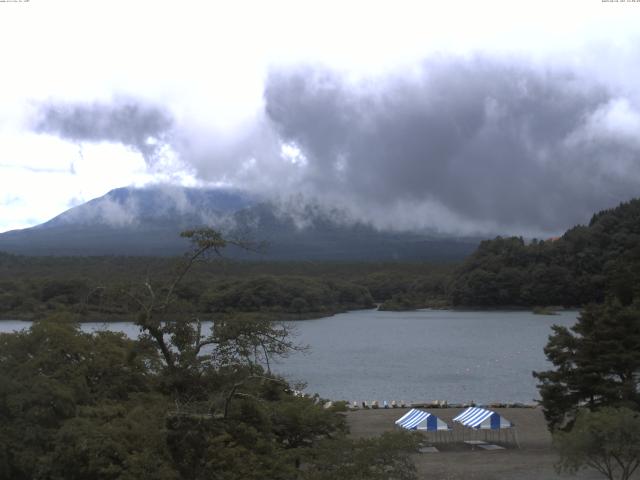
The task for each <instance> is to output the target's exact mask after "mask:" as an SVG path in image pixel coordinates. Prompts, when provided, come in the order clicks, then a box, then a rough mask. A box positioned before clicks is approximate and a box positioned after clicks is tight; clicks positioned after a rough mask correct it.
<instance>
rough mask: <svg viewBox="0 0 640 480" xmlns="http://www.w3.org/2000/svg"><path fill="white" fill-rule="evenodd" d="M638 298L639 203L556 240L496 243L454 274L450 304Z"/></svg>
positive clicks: (628, 301)
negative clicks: (608, 297) (609, 297)
mask: <svg viewBox="0 0 640 480" xmlns="http://www.w3.org/2000/svg"><path fill="white" fill-rule="evenodd" d="M606 296H613V297H616V298H618V299H619V301H620V302H622V304H623V305H629V304H631V303H632V301H633V299H634V298H636V299H637V298H640V200H639V199H635V200H631V201H630V202H626V203H622V204H620V205H619V206H618V207H616V208H613V209H610V210H603V211H601V212H599V213H596V214H595V215H594V216H593V217H592V219H591V221H590V222H589V225H587V226H582V225H579V226H576V227H573V228H571V229H569V230H568V231H567V232H566V233H565V234H564V235H562V236H561V237H559V238H554V239H549V240H535V239H534V240H532V241H531V242H525V241H524V240H523V239H522V238H518V237H511V238H501V237H498V238H496V239H494V240H487V241H484V242H482V243H481V244H480V246H479V247H478V249H477V250H476V251H475V252H474V253H473V254H472V255H471V256H470V257H469V258H468V259H467V260H465V262H464V263H463V265H461V266H460V267H459V268H457V269H456V271H455V273H454V275H453V277H452V279H451V283H450V284H449V288H448V298H449V300H450V302H451V304H452V305H454V306H462V305H473V306H486V307H497V306H525V307H528V306H535V305H553V306H566V307H580V306H583V305H587V304H589V303H602V302H603V301H604V299H605V297H606Z"/></svg>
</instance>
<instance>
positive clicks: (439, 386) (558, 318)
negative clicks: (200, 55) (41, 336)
mask: <svg viewBox="0 0 640 480" xmlns="http://www.w3.org/2000/svg"><path fill="white" fill-rule="evenodd" d="M576 317H577V312H574V311H570V312H561V314H560V315H555V316H545V315H534V314H532V313H530V312H524V311H481V312H478V311H450V310H419V311H414V312H380V311H376V310H360V311H353V312H348V313H343V314H339V315H334V316H331V317H325V318H320V319H316V320H305V321H300V322H289V324H291V325H293V326H294V327H295V331H296V334H297V335H296V338H295V340H296V342H298V343H300V344H304V345H309V346H310V350H309V352H308V353H305V354H302V353H296V354H293V355H291V356H290V357H288V358H286V359H282V360H280V361H278V362H277V363H276V364H274V365H272V367H273V370H274V371H276V372H278V373H280V374H282V375H283V376H285V378H287V379H288V380H289V381H291V382H296V381H304V382H306V383H307V388H306V391H307V392H309V393H315V392H317V393H319V394H320V395H321V396H322V397H324V398H332V399H345V400H356V401H358V402H361V401H363V400H366V401H368V402H370V401H372V400H378V401H382V400H388V401H391V400H397V401H400V400H403V401H406V402H419V401H433V400H447V401H449V402H471V401H475V402H478V403H489V402H494V401H500V402H531V401H533V400H534V399H536V398H538V393H537V390H536V386H535V379H534V378H533V377H532V376H531V372H532V371H533V370H544V369H547V368H549V367H550V365H549V364H548V363H547V361H546V359H545V357H544V353H543V347H544V345H545V344H546V342H547V338H548V336H549V334H550V333H551V328H550V327H551V325H552V324H560V325H565V326H570V325H573V324H574V323H575V321H576ZM29 325H30V322H20V321H1V322H0V332H7V331H16V330H19V329H22V328H28V327H29ZM82 329H83V330H84V331H96V330H103V329H110V330H115V331H122V332H124V333H126V334H127V335H129V336H131V337H135V336H137V334H138V332H139V329H138V327H136V326H135V325H133V324H131V323H128V322H118V323H85V324H83V325H82Z"/></svg>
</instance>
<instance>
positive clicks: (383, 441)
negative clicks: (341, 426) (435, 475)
mask: <svg viewBox="0 0 640 480" xmlns="http://www.w3.org/2000/svg"><path fill="white" fill-rule="evenodd" d="M420 439H421V436H420V435H419V434H417V433H416V432H387V433H384V434H383V435H381V436H380V437H378V438H364V439H359V440H348V439H345V438H341V439H337V440H332V441H329V440H327V441H324V442H320V443H319V445H318V446H317V447H316V448H315V449H314V450H313V451H312V452H310V456H309V457H308V459H307V461H308V465H307V467H306V468H304V472H303V475H302V478H303V479H304V480H335V479H340V480H387V479H390V478H393V479H396V480H415V479H416V478H417V476H416V467H415V465H414V463H413V461H412V460H411V459H410V458H409V453H410V452H412V451H413V452H415V451H416V450H417V448H418V444H419V442H420Z"/></svg>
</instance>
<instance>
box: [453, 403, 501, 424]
mask: <svg viewBox="0 0 640 480" xmlns="http://www.w3.org/2000/svg"><path fill="white" fill-rule="evenodd" d="M453 421H454V422H458V423H461V424H462V425H464V426H465V427H469V428H475V429H476V430H498V429H501V428H512V427H513V426H514V425H513V423H511V422H510V421H509V420H507V419H506V418H504V417H502V416H501V415H500V414H499V413H496V412H494V411H492V410H487V409H485V408H480V407H469V408H467V409H466V410H465V411H464V412H462V413H461V414H460V415H458V416H457V417H455V418H454V419H453Z"/></svg>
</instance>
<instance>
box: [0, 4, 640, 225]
mask: <svg viewBox="0 0 640 480" xmlns="http://www.w3.org/2000/svg"><path fill="white" fill-rule="evenodd" d="M638 24H640V4H637V3H636V4H632V3H628V4H622V3H615V4H614V3H603V2H601V1H600V0H571V1H566V0H565V1H562V2H558V1H549V0H542V1H536V2H513V1H506V0H501V1H499V0H485V1H482V2H478V1H465V2H460V1H458V2H424V1H402V0H397V1H393V2H392V1H375V0H374V1H371V0H369V1H363V0H357V1H349V2H344V1H338V0H324V1H299V0H271V1H268V2H257V1H248V0H239V1H233V2H218V1H214V2H211V1H181V2H158V1H155V0H153V1H152V0H144V1H143V0H138V1H136V2H130V1H123V0H112V1H109V2H105V1H87V0H56V1H55V2H47V1H32V2H28V3H21V4H10V3H6V4H1V3H0V42H1V44H2V45H3V46H4V48H3V75H2V76H1V77H0V191H1V192H2V195H3V197H2V198H19V199H21V200H20V202H18V203H11V204H7V203H6V202H5V204H4V205H3V206H1V207H0V231H3V230H7V229H10V228H18V227H24V226H29V225H32V224H34V223H39V222H42V221H44V220H46V219H48V218H50V217H52V216H54V215H56V214H58V213H60V212H61V211H63V210H65V209H66V208H67V207H68V205H69V204H71V203H73V202H77V201H79V200H81V199H82V200H89V199H91V198H93V197H95V196H99V195H102V194H104V193H106V192H107V191H108V190H110V189H112V188H116V187H119V186H123V185H129V184H137V185H144V184H146V183H149V182H151V181H161V182H170V183H180V184H189V185H196V184H200V183H201V182H203V181H213V182H216V183H218V184H229V183H233V182H238V181H242V182H245V184H247V185H251V186H253V187H255V188H259V189H273V188H277V187H278V186H279V185H277V183H278V179H283V178H285V177H287V178H292V175H291V170H292V169H295V168H298V169H299V168H304V167H305V166H306V164H307V160H306V159H305V158H304V153H303V152H300V150H297V151H296V150H295V148H297V147H295V146H293V147H291V148H289V147H287V148H289V149H287V148H285V149H284V150H282V148H283V147H282V145H281V144H280V142H279V139H277V138H274V137H273V135H272V132H270V131H269V130H268V129H265V128H264V126H263V125H260V123H259V122H260V116H259V114H257V112H259V111H260V109H261V108H262V106H263V103H264V99H263V87H264V80H265V78H266V76H267V74H268V71H269V69H270V68H272V67H273V66H282V65H291V64H295V63H299V62H305V63H310V64H321V65H328V66H330V67H331V68H334V69H337V70H340V71H342V72H344V73H345V74H346V76H347V78H350V79H352V80H353V81H361V80H362V79H363V78H367V79H368V80H367V81H369V82H371V83H374V84H375V83H376V82H378V81H380V80H379V79H380V78H382V77H384V75H385V74H387V73H388V72H390V71H394V72H398V71H401V72H403V74H404V75H407V76H409V75H412V74H413V73H415V71H416V70H420V71H421V68H420V67H418V65H419V64H420V63H421V62H422V59H424V58H425V57H429V56H438V55H452V54H453V55H460V56H473V55H474V54H476V53H478V52H480V53H487V52H489V53H490V54H492V55H499V56H506V57H508V56H510V55H513V56H518V57H522V56H524V57H527V58H529V59H530V61H531V62H532V63H537V64H539V65H540V66H541V67H543V68H544V67H546V66H547V65H556V66H558V65H563V66H570V67H572V68H577V69H580V70H581V71H585V72H590V75H593V76H594V77H598V78H599V79H600V80H601V81H603V82H610V83H611V84H615V85H617V86H618V87H619V88H621V89H627V91H625V92H624V93H625V95H626V96H627V97H628V98H636V101H640V88H638V87H637V86H636V85H631V86H630V85H629V82H630V79H635V78H638V74H637V73H638V68H640V67H637V66H635V65H640V62H638V61H637V60H638V55H639V54H638V51H639V50H638V48H637V47H635V45H636V44H637V40H638V34H637V25H638ZM612 52H613V53H612ZM602 64H604V65H605V68H603V67H602V66H601V65H602ZM634 69H635V70H634ZM118 96H128V97H132V98H139V99H141V100H143V101H148V102H151V103H154V104H159V105H161V106H163V107H166V108H167V110H168V111H169V112H170V113H171V114H172V115H173V116H174V118H175V122H176V124H177V125H179V126H180V128H181V129H182V130H185V131H187V130H188V131H189V132H190V135H189V136H188V137H186V138H185V140H184V144H183V145H181V146H180V147H181V148H179V149H178V150H177V151H167V152H164V153H166V155H164V156H163V157H162V160H161V161H160V162H159V163H158V164H156V165H154V166H153V167H149V166H147V165H145V163H144V161H143V159H142V157H141V155H140V154H138V153H136V152H133V151H131V150H130V149H127V148H125V147H123V146H122V145H116V144H111V143H83V144H82V145H81V146H78V145H77V144H75V143H73V142H66V141H63V140H60V139H57V138H55V137H52V136H47V135H34V134H31V133H28V134H27V133H24V131H25V129H26V128H27V127H26V122H27V121H28V119H29V117H30V115H31V114H32V113H33V108H34V105H37V104H38V103H40V102H48V101H51V102H95V101H103V102H109V101H111V100H112V99H113V98H115V97H118ZM634 96H635V97H634ZM494 107H499V106H498V105H494ZM492 111H493V113H495V114H499V109H494V110H492ZM634 115H636V117H634ZM256 118H258V119H259V120H258V121H257V122H255V119H256ZM634 119H635V120H634ZM590 121H592V122H595V123H598V122H600V123H601V124H603V125H605V126H606V128H611V129H614V130H616V129H617V130H616V131H617V133H616V135H623V134H624V135H628V134H629V132H632V130H633V129H635V128H636V127H637V125H636V123H634V122H637V111H635V110H633V108H632V106H631V104H624V103H620V104H616V105H612V106H611V109H610V110H608V111H606V112H603V113H602V118H593V119H591V120H590ZM595 123H594V124H595ZM616 125H617V126H616ZM620 125H623V127H622V129H621V130H620V129H618V127H619V126H620ZM625 129H626V130H625ZM603 131H608V130H606V129H605V130H603ZM611 134H612V135H613V133H611ZM79 149H80V150H79ZM264 151H273V152H276V153H277V152H281V151H282V152H281V153H283V154H284V155H282V156H281V157H277V158H270V159H264V158H259V157H258V155H256V152H264ZM230 165H236V166H237V165H243V166H244V168H243V169H240V171H239V173H237V172H235V173H234V172H233V171H231V170H230V168H229V166H230ZM264 169H270V170H271V171H273V172H275V173H274V174H273V175H270V176H265V175H263V174H261V171H263V170H264ZM280 172H283V173H284V172H286V173H287V175H281V174H280ZM296 178H297V177H295V175H294V176H293V180H291V181H292V183H295V182H296ZM274 179H276V181H275V183H276V184H274ZM443 216H446V215H444V214H443Z"/></svg>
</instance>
